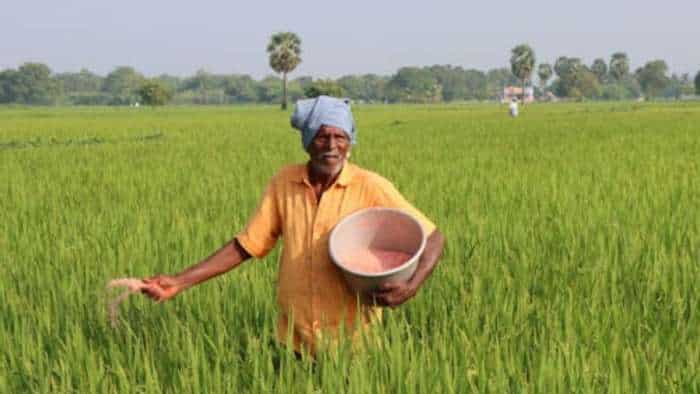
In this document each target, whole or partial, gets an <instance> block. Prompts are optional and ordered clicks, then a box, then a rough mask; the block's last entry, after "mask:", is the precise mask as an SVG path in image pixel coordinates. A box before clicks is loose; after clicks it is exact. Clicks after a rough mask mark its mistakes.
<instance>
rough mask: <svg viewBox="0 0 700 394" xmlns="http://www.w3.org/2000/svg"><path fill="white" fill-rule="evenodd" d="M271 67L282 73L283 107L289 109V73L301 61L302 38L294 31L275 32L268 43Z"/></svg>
mask: <svg viewBox="0 0 700 394" xmlns="http://www.w3.org/2000/svg"><path fill="white" fill-rule="evenodd" d="M267 53H268V54H269V55H270V67H272V69H273V70H275V72H277V73H280V74H282V109H283V110H286V109H287V73H290V72H292V71H293V70H294V69H295V68H296V66H298V65H299V63H301V56H300V55H301V39H300V38H299V36H297V35H296V34H294V33H292V32H282V33H276V34H273V35H272V37H270V43H269V44H267Z"/></svg>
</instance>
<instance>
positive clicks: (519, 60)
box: [510, 44, 535, 103]
mask: <svg viewBox="0 0 700 394" xmlns="http://www.w3.org/2000/svg"><path fill="white" fill-rule="evenodd" d="M510 53H511V56H510V69H511V71H512V72H513V75H515V76H516V77H517V78H518V79H520V81H522V87H523V103H525V82H527V81H528V80H530V76H531V75H532V71H533V70H534V69H535V51H533V50H532V48H530V46H529V45H527V44H520V45H518V46H516V47H515V48H513V49H512V50H511V51H510Z"/></svg>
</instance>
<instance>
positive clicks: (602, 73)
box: [591, 58, 608, 83]
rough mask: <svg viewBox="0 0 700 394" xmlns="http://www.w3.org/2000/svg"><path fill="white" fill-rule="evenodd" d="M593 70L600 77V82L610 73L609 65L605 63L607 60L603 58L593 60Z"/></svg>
mask: <svg viewBox="0 0 700 394" xmlns="http://www.w3.org/2000/svg"><path fill="white" fill-rule="evenodd" d="M591 72H592V73H593V74H595V76H596V77H598V82H600V83H603V82H605V77H606V75H608V65H607V64H606V63H605V60H604V59H601V58H597V59H595V60H593V64H591Z"/></svg>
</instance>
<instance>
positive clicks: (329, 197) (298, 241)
mask: <svg viewBox="0 0 700 394" xmlns="http://www.w3.org/2000/svg"><path fill="white" fill-rule="evenodd" d="M292 126H293V127H295V128H297V129H299V130H300V131H301V137H302V144H303V146H304V149H305V150H306V152H308V154H309V161H308V162H307V163H306V164H298V165H289V166H285V167H283V168H282V169H281V170H280V171H279V172H278V173H277V174H276V175H275V176H274V177H273V178H272V180H271V181H270V182H269V184H268V185H267V189H266V190H265V193H264V194H263V196H262V199H261V201H260V203H259V205H258V208H257V210H256V212H255V213H254V214H253V215H252V217H251V218H250V220H249V222H248V224H247V226H246V227H245V229H243V231H241V232H240V233H239V234H238V235H236V236H235V237H234V238H233V240H231V242H229V243H227V244H226V245H224V246H223V247H222V248H221V249H219V250H218V251H217V252H215V253H214V254H213V255H211V256H210V257H208V258H207V259H205V260H203V261H202V262H200V263H198V264H196V265H193V266H192V267H190V268H188V269H186V270H184V271H183V272H181V273H179V274H177V275H159V276H156V277H153V278H150V279H146V280H145V282H146V285H147V288H146V289H145V290H144V293H146V294H147V295H148V296H150V297H151V298H152V299H154V300H157V301H163V300H167V299H170V298H172V297H174V296H175V295H177V294H178V293H180V292H182V291H183V290H185V289H187V288H190V287H192V286H194V285H196V284H199V283H202V282H204V281H206V280H208V279H211V278H213V277H215V276H217V275H221V274H223V273H225V272H227V271H229V270H231V269H233V268H236V267H238V266H239V265H240V264H241V263H243V262H244V261H246V260H247V259H249V258H250V257H251V256H254V257H257V258H262V257H264V256H265V255H267V253H269V252H270V251H271V250H272V249H273V247H274V246H275V243H276V241H277V239H278V238H279V237H280V236H282V238H283V240H284V242H283V248H282V258H281V260H280V265H279V274H278V275H279V280H278V288H277V297H278V304H279V308H280V310H279V319H278V325H277V337H278V340H279V341H281V342H283V343H284V342H287V340H288V339H289V327H290V326H291V329H292V330H291V335H292V340H293V347H294V349H295V350H296V351H297V352H303V351H309V352H311V353H312V354H313V353H315V351H316V350H317V346H318V345H319V343H318V342H319V338H321V337H325V338H331V339H333V338H337V336H338V333H339V332H340V330H341V329H340V328H341V326H342V327H344V328H343V332H345V333H346V334H350V336H351V337H353V338H356V337H357V334H358V333H360V332H362V329H363V328H366V327H368V326H369V325H370V324H371V323H372V322H373V321H376V320H377V319H379V318H380V316H381V314H380V312H381V311H380V310H379V308H378V306H387V307H396V306H398V305H401V304H403V303H404V302H406V301H407V300H409V299H410V298H411V297H413V296H414V295H416V292H417V291H418V289H419V288H420V286H421V285H422V284H423V282H424V281H425V280H426V279H427V278H428V276H430V273H431V272H432V270H433V268H434V267H435V265H436V264H437V262H438V259H439V258H440V255H441V253H442V250H443V245H444V242H445V241H444V237H443V235H442V234H441V233H440V232H439V231H438V230H437V229H436V227H435V225H434V224H433V223H432V222H431V221H430V220H429V219H428V218H426V217H425V216H424V215H423V214H422V213H421V212H420V211H418V210H417V209H416V208H414V207H413V206H412V205H411V204H410V203H409V202H407V201H406V200H405V199H404V198H403V197H402V196H401V194H400V193H399V192H398V191H397V190H396V188H395V187H394V186H393V185H392V184H391V182H389V181H388V180H386V179H385V178H383V177H381V176H379V175H377V174H375V173H373V172H371V171H367V170H365V169H362V168H360V167H358V166H355V165H353V164H349V163H348V162H347V158H348V157H349V156H350V150H351V147H352V145H353V144H354V143H355V141H356V130H355V122H354V120H353V117H352V113H351V111H350V106H349V104H348V102H347V101H345V100H340V99H337V98H332V97H327V96H320V97H318V98H316V99H310V100H302V101H299V102H298V103H297V105H296V108H295V111H294V114H293V115H292ZM372 206H384V207H393V208H400V209H403V210H405V211H407V212H408V213H410V214H412V215H413V216H414V217H415V218H416V219H417V220H418V221H419V222H420V223H421V225H422V226H423V228H424V230H425V231H426V234H429V236H428V239H427V244H426V247H425V250H424V253H423V255H422V256H421V258H420V261H419V263H418V267H417V269H416V272H415V274H414V275H413V277H412V278H411V279H410V280H409V281H407V282H404V283H389V284H386V285H385V286H383V287H382V288H380V289H379V290H378V291H377V292H375V293H374V294H372V296H373V299H374V302H373V303H366V302H358V299H357V296H356V294H354V292H353V291H352V290H351V289H350V288H349V287H348V285H347V284H346V283H345V281H344V279H343V276H342V273H341V272H340V270H338V268H337V267H336V266H335V265H333V264H332V262H331V260H330V256H329V252H328V238H329V234H330V232H331V230H332V229H333V227H334V226H335V224H336V223H338V222H339V221H340V220H341V219H343V217H345V216H347V215H349V214H351V213H353V212H355V211H357V210H360V209H362V208H367V207H372ZM326 334H330V335H326Z"/></svg>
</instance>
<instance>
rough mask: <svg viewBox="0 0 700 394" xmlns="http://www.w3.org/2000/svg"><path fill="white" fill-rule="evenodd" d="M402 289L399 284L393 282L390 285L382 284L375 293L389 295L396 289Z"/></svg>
mask: <svg viewBox="0 0 700 394" xmlns="http://www.w3.org/2000/svg"><path fill="white" fill-rule="evenodd" d="M399 287H401V285H400V284H399V283H393V282H388V283H382V284H380V285H379V286H378V287H377V290H376V291H375V292H376V293H388V292H392V291H394V290H396V289H398V288H399Z"/></svg>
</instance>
